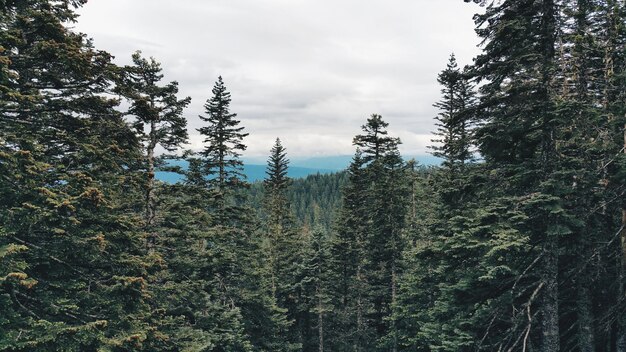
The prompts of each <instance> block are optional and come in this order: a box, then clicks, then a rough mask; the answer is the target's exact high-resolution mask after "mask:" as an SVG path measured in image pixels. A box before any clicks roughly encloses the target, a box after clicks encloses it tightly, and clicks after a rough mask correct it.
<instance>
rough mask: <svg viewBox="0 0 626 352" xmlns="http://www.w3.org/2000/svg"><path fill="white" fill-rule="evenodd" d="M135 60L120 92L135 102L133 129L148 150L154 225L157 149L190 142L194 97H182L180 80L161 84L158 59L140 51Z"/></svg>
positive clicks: (148, 194) (124, 74) (130, 112)
mask: <svg viewBox="0 0 626 352" xmlns="http://www.w3.org/2000/svg"><path fill="white" fill-rule="evenodd" d="M132 59H133V63H134V65H133V66H126V67H124V69H123V71H122V77H121V82H120V84H118V86H117V91H118V92H119V93H120V94H122V95H123V96H124V97H126V98H127V99H128V100H129V101H130V103H131V105H130V108H129V110H128V115H130V116H132V117H133V121H132V125H133V128H134V130H135V133H136V134H137V137H138V139H139V141H141V143H142V144H143V148H144V150H145V152H144V153H145V154H144V156H145V159H146V176H147V177H146V178H147V183H146V191H145V193H146V204H145V209H146V220H145V222H146V225H147V226H150V225H151V224H152V223H153V221H154V217H155V204H154V202H155V199H154V198H155V197H154V191H155V184H154V177H155V171H156V167H157V166H158V165H159V164H160V158H159V157H157V156H156V155H155V150H156V148H157V147H159V146H160V147H161V148H163V149H165V150H166V151H168V152H173V151H175V150H176V149H178V148H180V147H181V145H182V144H183V143H185V142H186V141H187V138H188V136H187V120H186V119H185V118H184V117H183V116H182V113H183V109H184V108H185V107H186V106H187V105H189V103H190V102H191V98H189V97H187V98H184V99H182V100H178V98H177V97H176V94H178V83H177V82H170V83H169V84H167V85H165V86H162V87H161V86H158V83H159V82H160V81H161V79H163V74H162V73H161V71H162V69H161V65H160V64H159V63H158V62H157V61H156V60H155V59H154V58H150V59H149V60H148V59H145V58H143V57H141V52H139V51H138V52H136V53H134V54H133V56H132Z"/></svg>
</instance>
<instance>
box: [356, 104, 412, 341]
mask: <svg viewBox="0 0 626 352" xmlns="http://www.w3.org/2000/svg"><path fill="white" fill-rule="evenodd" d="M387 126H388V123H387V122H385V121H383V119H382V117H381V116H380V115H376V114H374V115H372V116H371V117H370V118H369V119H368V120H367V123H366V124H365V125H363V126H362V129H363V132H364V134H363V135H357V136H355V137H354V140H353V144H354V145H355V146H357V147H358V148H360V149H361V150H362V152H363V162H364V163H367V164H366V166H365V170H366V180H367V189H366V190H365V192H366V195H367V202H368V211H367V218H366V219H363V221H365V222H366V223H367V224H368V231H367V235H366V238H365V248H366V253H367V264H368V266H367V267H366V269H365V275H367V279H366V281H367V282H368V284H369V290H368V291H369V292H368V293H369V295H370V299H371V302H372V303H373V312H372V314H371V315H370V317H369V318H370V319H371V323H372V325H373V326H372V327H373V328H374V331H375V333H376V335H377V340H378V341H377V343H378V344H379V346H380V347H381V348H390V349H391V350H394V351H395V350H397V331H396V322H395V321H394V320H393V318H392V319H389V317H391V316H392V315H391V308H392V306H393V305H394V304H395V302H396V299H397V284H398V276H399V274H400V267H399V263H400V260H401V253H402V251H403V249H404V247H405V239H404V236H403V235H402V233H403V230H404V224H405V220H406V218H405V215H406V210H407V204H406V200H407V198H406V194H407V189H406V186H407V185H408V183H407V182H406V181H407V179H406V177H405V171H406V170H405V169H404V162H403V161H402V158H401V156H400V153H399V151H398V145H399V144H400V140H399V139H398V138H394V137H389V136H388V132H387V130H386V128H387Z"/></svg>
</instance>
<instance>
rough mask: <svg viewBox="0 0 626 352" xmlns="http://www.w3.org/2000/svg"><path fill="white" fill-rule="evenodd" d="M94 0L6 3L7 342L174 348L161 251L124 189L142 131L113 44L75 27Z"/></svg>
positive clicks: (2, 183)
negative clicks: (127, 113)
mask: <svg viewBox="0 0 626 352" xmlns="http://www.w3.org/2000/svg"><path fill="white" fill-rule="evenodd" d="M82 3H83V2H82V1H58V2H50V1H43V0H32V1H30V0H29V1H21V2H3V3H2V4H0V16H1V17H0V19H1V21H2V22H1V23H0V27H1V28H3V31H2V35H1V39H2V42H1V43H0V47H2V48H3V51H2V55H3V57H2V60H0V61H1V62H2V63H3V65H4V66H3V72H4V73H5V74H4V75H3V82H2V85H3V86H2V97H1V99H0V100H1V101H2V103H0V106H2V108H1V109H2V128H1V129H0V131H1V132H0V141H1V143H2V146H1V150H2V153H0V154H1V155H0V158H2V161H0V164H2V167H3V168H5V167H10V168H11V170H13V171H10V172H7V173H5V174H4V175H3V176H2V178H0V192H2V199H3V201H2V202H1V204H0V208H1V209H0V214H1V215H0V228H2V230H1V231H0V232H1V233H2V236H1V237H0V248H2V249H3V255H2V257H3V260H6V259H5V258H10V261H9V262H8V264H9V265H11V266H10V267H8V268H7V269H4V268H3V271H4V270H6V271H7V272H8V273H6V274H5V275H3V278H2V286H1V287H0V297H2V298H1V300H2V308H1V309H2V313H3V319H2V322H0V334H1V335H2V338H1V339H0V348H1V349H3V350H12V351H50V350H96V349H118V350H119V349H134V350H142V349H144V348H145V349H147V350H161V349H162V348H166V347H165V346H164V344H162V343H160V342H159V338H158V337H157V335H158V333H157V331H158V327H157V326H156V324H155V325H153V326H151V323H150V321H151V320H152V319H153V316H152V315H151V310H150V309H149V308H150V307H149V304H150V303H154V302H151V301H150V299H149V297H150V296H149V287H148V286H147V282H148V281H149V280H148V278H149V277H150V275H151V272H153V271H154V270H155V268H156V267H157V266H158V263H157V260H155V259H157V258H153V257H150V256H149V255H147V254H146V253H145V252H144V250H143V246H142V245H141V242H142V241H141V239H142V236H141V232H140V231H138V229H137V228H136V227H135V226H134V222H135V220H136V219H135V218H134V216H133V213H132V212H128V211H127V210H128V209H126V208H125V204H124V202H122V201H120V200H121V199H123V197H122V194H133V193H134V192H135V189H134V187H133V185H132V183H130V184H127V183H126V181H127V179H128V178H127V171H128V170H130V169H132V164H133V160H135V158H136V157H137V155H138V143H137V141H136V139H135V138H134V135H133V133H132V131H131V130H130V129H129V128H128V126H127V125H126V124H125V123H124V121H123V120H122V119H121V116H120V114H119V113H117V112H116V111H115V110H114V108H115V107H116V105H117V102H116V101H115V100H112V99H109V98H108V97H106V95H105V93H107V92H109V91H110V87H111V80H110V78H111V76H112V65H111V63H110V55H108V54H107V53H105V52H101V51H97V50H95V49H94V48H93V47H92V46H91V44H90V41H88V40H87V39H86V38H85V37H84V36H83V35H82V34H79V33H74V32H72V31H71V30H69V29H68V28H67V27H66V25H67V24H68V23H71V22H73V21H74V20H75V19H76V14H75V7H76V6H80V5H82ZM5 251H6V252H5ZM7 255H9V256H7ZM3 274H4V273H3Z"/></svg>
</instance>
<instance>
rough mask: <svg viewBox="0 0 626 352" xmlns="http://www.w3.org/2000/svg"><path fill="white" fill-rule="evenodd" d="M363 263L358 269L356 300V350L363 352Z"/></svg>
mask: <svg viewBox="0 0 626 352" xmlns="http://www.w3.org/2000/svg"><path fill="white" fill-rule="evenodd" d="M361 270H362V268H361V263H360V262H359V265H358V266H357V269H356V281H357V285H358V287H357V299H356V339H355V343H354V345H355V346H354V350H355V351H356V352H361V343H362V339H363V331H364V329H363V297H362V296H361V292H362V284H363V277H362V274H361Z"/></svg>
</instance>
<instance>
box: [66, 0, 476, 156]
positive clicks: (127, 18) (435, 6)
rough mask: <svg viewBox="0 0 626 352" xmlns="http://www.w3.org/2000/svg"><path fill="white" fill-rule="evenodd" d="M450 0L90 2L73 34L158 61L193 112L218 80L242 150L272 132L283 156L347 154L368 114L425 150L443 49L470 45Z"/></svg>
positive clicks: (468, 24) (259, 151)
mask: <svg viewBox="0 0 626 352" xmlns="http://www.w3.org/2000/svg"><path fill="white" fill-rule="evenodd" d="M477 10H479V9H478V8H477V7H476V6H475V5H470V4H465V3H463V2H462V1H461V0H393V1H385V0H368V1H363V0H360V1H359V0H341V1H338V0H181V1H171V0H132V1H129V0H106V1H104V0H100V1H96V0H92V1H90V2H89V3H87V4H86V5H85V6H84V8H83V9H81V11H80V13H81V17H80V19H79V22H78V23H77V24H76V29H77V30H79V31H81V32H84V33H86V34H87V35H88V36H90V37H92V38H94V41H95V45H96V47H97V48H99V49H103V50H107V51H109V52H111V53H112V54H113V55H115V56H116V57H117V59H116V60H117V62H118V63H120V64H126V63H129V62H130V55H131V53H132V52H134V51H135V50H142V51H143V53H144V55H146V56H153V57H155V58H156V59H157V60H158V61H160V62H161V63H162V64H163V67H164V71H165V80H167V81H172V80H176V81H178V82H179V83H180V87H181V96H182V95H185V96H187V95H188V96H191V97H192V99H193V101H192V104H191V106H190V107H189V109H187V111H186V116H187V118H188V120H189V126H190V130H191V131H190V132H191V133H190V134H191V147H192V148H200V146H201V140H202V139H201V137H200V136H198V134H197V132H195V128H197V127H199V126H200V125H201V121H200V120H199V119H198V117H197V116H198V115H199V114H202V110H203V108H202V106H203V104H204V102H205V101H206V99H207V98H208V97H209V96H210V94H211V88H212V86H213V83H214V82H215V80H216V79H217V76H218V75H222V76H223V78H224V81H225V83H226V85H227V87H228V89H229V90H230V91H231V93H232V96H233V102H232V111H233V112H236V113H238V115H239V118H240V119H241V121H242V124H243V125H244V126H245V127H246V130H247V132H249V133H250V137H249V138H248V139H247V140H246V143H247V144H248V147H249V149H248V152H247V155H248V156H260V155H266V154H267V153H268V151H269V149H270V147H271V145H272V143H273V141H274V139H275V138H276V137H280V138H281V139H282V140H283V142H284V145H285V146H286V147H287V150H288V152H289V154H290V155H292V156H315V155H338V154H352V153H353V147H352V145H351V141H352V137H353V136H354V135H355V134H357V133H359V132H360V126H361V125H362V124H363V123H364V122H365V119H366V118H367V117H368V116H369V115H370V114H372V113H379V114H381V115H383V117H384V118H385V119H386V120H387V121H388V122H389V123H390V131H391V133H392V134H394V135H396V136H399V137H401V138H402V141H403V142H404V143H403V145H402V148H401V150H402V152H404V153H406V154H413V155H415V154H424V153H426V146H427V145H428V144H429V143H430V138H431V137H430V132H431V131H432V130H433V129H434V122H433V117H434V116H435V114H436V111H435V109H434V108H433V107H432V103H433V102H435V101H437V100H438V99H439V89H440V88H439V87H438V85H437V82H436V77H437V74H438V72H439V71H440V70H441V69H443V68H444V67H445V64H446V62H447V59H448V56H449V55H450V53H451V52H455V53H456V55H457V57H458V59H459V61H460V62H461V63H463V64H467V63H470V62H471V59H472V57H473V56H475V55H476V53H477V52H478V49H477V48H476V45H477V44H478V39H477V37H476V35H475V34H474V31H473V27H474V24H473V21H472V15H473V13H474V12H476V11H477Z"/></svg>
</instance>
